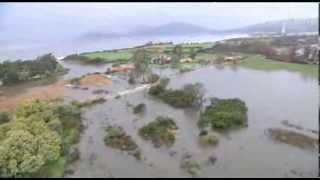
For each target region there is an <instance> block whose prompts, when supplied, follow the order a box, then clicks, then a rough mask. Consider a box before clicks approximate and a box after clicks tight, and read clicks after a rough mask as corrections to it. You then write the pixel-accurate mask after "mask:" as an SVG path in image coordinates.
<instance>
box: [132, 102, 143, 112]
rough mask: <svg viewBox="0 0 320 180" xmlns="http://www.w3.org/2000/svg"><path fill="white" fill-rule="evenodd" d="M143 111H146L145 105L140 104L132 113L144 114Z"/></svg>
mask: <svg viewBox="0 0 320 180" xmlns="http://www.w3.org/2000/svg"><path fill="white" fill-rule="evenodd" d="M145 110H146V104H144V103H140V104H138V105H137V106H135V107H134V108H133V113H134V114H138V113H142V112H144V111H145Z"/></svg>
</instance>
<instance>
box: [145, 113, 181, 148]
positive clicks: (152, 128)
mask: <svg viewBox="0 0 320 180" xmlns="http://www.w3.org/2000/svg"><path fill="white" fill-rule="evenodd" d="M177 129H178V127H177V125H176V123H175V122H174V121H173V119H171V118H168V117H162V116H159V117H157V118H156V120H155V121H153V122H151V123H149V124H147V125H146V126H144V127H142V128H140V129H139V135H140V136H141V137H142V138H143V139H145V140H151V141H152V143H153V144H154V145H155V146H156V147H160V146H163V145H166V146H167V147H171V146H172V145H173V144H174V142H175V132H174V131H175V130H177Z"/></svg>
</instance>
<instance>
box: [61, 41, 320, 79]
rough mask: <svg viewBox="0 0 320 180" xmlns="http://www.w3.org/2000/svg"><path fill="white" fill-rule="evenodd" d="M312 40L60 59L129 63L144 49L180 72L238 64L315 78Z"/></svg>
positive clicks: (167, 46)
mask: <svg viewBox="0 0 320 180" xmlns="http://www.w3.org/2000/svg"><path fill="white" fill-rule="evenodd" d="M300 42H302V43H300ZM299 43H300V44H299ZM315 43H317V38H316V36H292V37H269V38H265V37H263V38H256V37H254V38H234V39H229V40H224V41H218V42H204V43H196V42H191V43H182V44H173V43H170V42H168V43H152V42H149V43H147V44H145V45H142V46H136V47H132V48H123V49H115V50H104V51H94V52H85V53H80V54H71V55H68V56H66V57H64V58H63V59H62V60H64V61H76V62H81V63H84V64H105V63H120V64H125V63H130V62H132V61H133V58H134V54H135V52H136V51H138V50H142V49H143V50H145V52H146V54H147V56H149V61H150V65H152V66H161V67H173V68H178V69H180V72H182V73H183V72H187V71H190V70H192V69H193V68H192V67H193V66H197V65H208V64H225V65H229V64H238V65H240V66H243V67H246V68H251V69H257V70H265V71H276V70H288V71H292V72H298V73H301V74H303V75H306V76H311V77H318V67H317V66H316V65H315V64H318V63H319V60H318V59H317V56H316V51H315V48H316V47H315V46H316V45H315ZM300 51H303V52H304V54H301V52H300ZM299 53H300V54H299ZM166 60H168V61H169V64H171V65H169V64H168V62H166ZM174 61H176V63H174ZM170 62H171V63H170ZM172 64H176V65H175V66H174V65H172Z"/></svg>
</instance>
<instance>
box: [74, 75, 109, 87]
mask: <svg viewBox="0 0 320 180" xmlns="http://www.w3.org/2000/svg"><path fill="white" fill-rule="evenodd" d="M111 83H112V81H111V80H110V79H109V78H107V77H106V76H104V75H101V74H90V75H87V76H84V77H83V78H81V79H80V85H84V86H104V85H109V84H111Z"/></svg>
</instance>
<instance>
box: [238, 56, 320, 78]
mask: <svg viewBox="0 0 320 180" xmlns="http://www.w3.org/2000/svg"><path fill="white" fill-rule="evenodd" d="M240 65H241V66H243V67H247V68H251V69H257V70H264V71H277V70H288V71H293V72H298V73H301V74H303V75H307V76H310V77H314V78H317V77H318V65H314V64H297V63H289V62H281V61H274V60H270V59H266V58H265V57H264V56H261V55H254V56H249V57H248V58H246V59H244V60H243V61H242V62H241V63H240Z"/></svg>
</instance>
